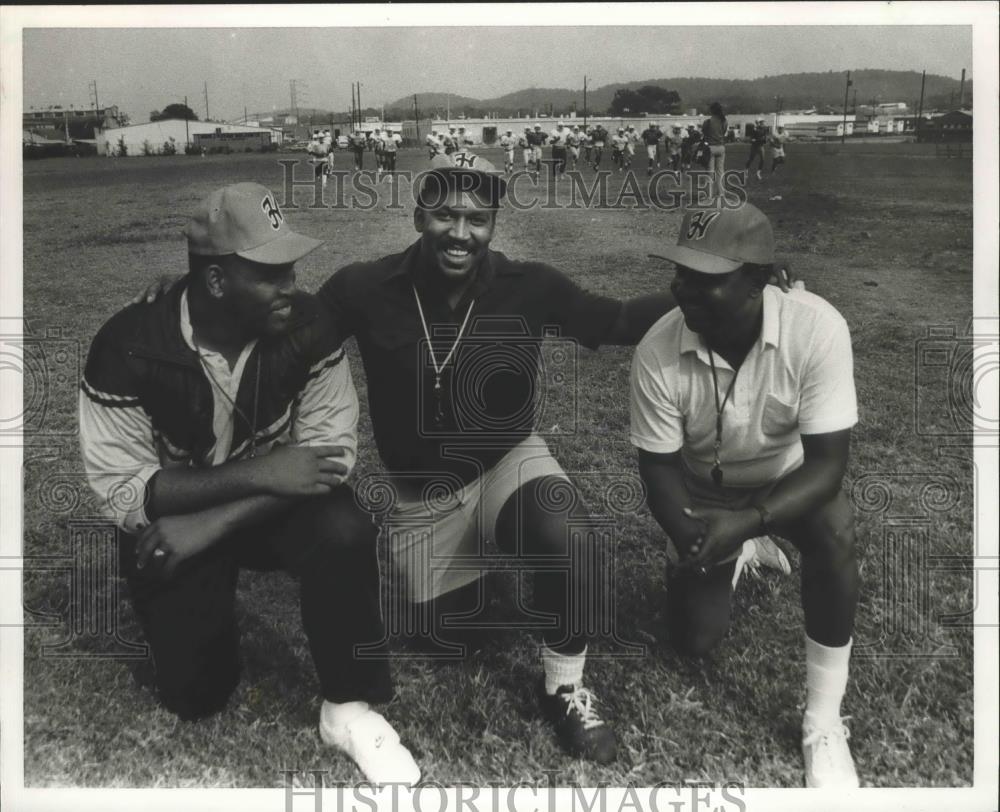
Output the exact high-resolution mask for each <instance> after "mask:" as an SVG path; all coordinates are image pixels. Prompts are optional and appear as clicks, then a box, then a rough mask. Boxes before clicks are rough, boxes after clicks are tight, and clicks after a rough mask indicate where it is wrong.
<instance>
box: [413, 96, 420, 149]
mask: <svg viewBox="0 0 1000 812" xmlns="http://www.w3.org/2000/svg"><path fill="white" fill-rule="evenodd" d="M413 123H414V124H415V125H416V128H417V143H418V144H419V143H420V110H419V108H418V107H417V94H416V93H414V94H413Z"/></svg>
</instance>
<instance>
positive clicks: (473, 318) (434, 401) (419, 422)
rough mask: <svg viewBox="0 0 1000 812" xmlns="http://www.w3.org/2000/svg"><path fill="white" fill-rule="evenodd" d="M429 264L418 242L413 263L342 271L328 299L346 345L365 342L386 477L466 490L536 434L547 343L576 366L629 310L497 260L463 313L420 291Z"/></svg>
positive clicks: (554, 274)
mask: <svg viewBox="0 0 1000 812" xmlns="http://www.w3.org/2000/svg"><path fill="white" fill-rule="evenodd" d="M420 262H421V258H420V242H419V241H417V242H416V243H414V244H413V245H411V246H410V247H409V248H408V249H407V250H406V251H403V252H402V253H399V254H393V255H391V256H387V257H383V258H382V259H379V260H376V261H374V262H361V263H356V264H353V265H348V266H347V267H345V268H342V269H340V270H339V271H337V272H336V273H335V274H334V275H333V276H332V277H331V278H330V279H329V280H328V281H327V282H326V284H324V285H323V287H322V288H321V289H320V291H319V293H318V296H319V298H320V299H321V300H322V301H323V302H324V303H325V304H326V305H327V307H329V308H330V310H331V312H332V313H333V314H334V322H335V324H336V325H337V328H338V329H339V330H340V332H341V336H340V337H341V339H346V338H348V337H349V336H352V335H353V336H354V337H355V338H356V339H357V342H358V348H359V350H360V352H361V358H362V362H363V363H364V367H365V377H366V379H367V383H368V407H369V411H370V413H371V418H372V424H373V427H374V430H375V443H376V445H377V446H378V450H379V454H380V455H381V457H382V461H383V463H384V464H385V466H386V468H388V469H389V471H390V472H393V473H397V472H398V473H404V472H405V473H407V474H409V475H413V474H419V473H426V474H427V475H428V478H436V479H439V478H440V477H441V476H442V475H444V476H447V477H448V478H449V479H450V480H451V481H453V482H455V483H456V485H457V486H459V487H460V486H462V485H465V484H468V483H469V482H471V481H472V480H473V479H475V478H476V477H478V476H480V475H481V474H482V473H483V472H484V471H485V470H487V469H489V468H490V467H492V466H493V465H495V464H496V463H497V462H498V461H499V460H500V458H501V457H503V455H504V454H506V453H507V452H508V451H509V450H510V449H511V448H513V447H514V446H515V445H516V444H517V443H519V442H520V441H521V440H523V439H524V438H525V437H527V436H528V435H529V434H530V433H531V432H532V430H533V429H534V427H535V421H536V411H537V410H536V405H537V397H536V392H537V390H538V388H539V386H540V385H542V386H543V385H544V375H542V374H540V373H544V372H546V370H543V369H541V368H540V355H539V350H540V347H541V342H542V340H543V339H545V338H548V339H557V340H558V341H560V342H563V343H564V345H565V347H566V348H567V349H568V350H569V352H561V353H555V354H554V355H555V356H556V362H557V363H558V364H574V363H575V359H576V353H575V350H576V345H577V343H579V344H582V345H583V346H585V347H588V348H590V349H595V348H596V347H598V346H599V345H600V344H601V342H602V341H603V339H604V337H605V336H606V335H607V334H608V332H609V330H610V329H611V327H612V325H613V324H614V323H615V320H616V318H617V316H618V312H619V309H620V307H621V304H620V302H618V301H617V300H615V299H610V298H607V297H604V296H597V295H595V294H592V293H588V292H587V291H585V290H583V289H582V288H581V287H580V286H579V285H577V284H576V283H575V282H573V281H572V280H571V279H569V278H568V277H567V276H565V275H564V274H563V273H561V272H560V271H557V270H556V269H555V268H552V267H550V266H548V265H544V264H541V263H536V262H515V261H512V260H510V259H508V258H507V257H506V256H504V255H503V254H502V253H500V252H498V251H490V252H488V254H487V256H486V259H485V260H484V261H483V263H482V265H481V266H480V267H479V269H478V271H477V273H476V278H475V280H474V282H473V284H472V285H471V286H470V288H469V289H468V290H467V291H466V292H465V294H464V295H463V298H462V299H461V301H459V302H458V304H457V306H456V307H455V308H454V310H453V309H452V308H451V307H450V306H449V305H448V302H447V300H446V298H445V297H444V295H443V294H442V293H441V292H439V291H438V290H436V289H435V288H433V287H428V286H427V285H425V284H423V283H422V282H421V281H420V280H421V275H420V274H419V273H418V269H419V263H420ZM414 287H416V291H417V292H418V293H419V296H420V303H421V305H422V306H423V311H424V316H425V318H426V321H427V329H428V330H429V331H430V344H428V341H427V339H426V338H425V334H424V328H423V325H422V324H421V321H420V313H419V310H418V309H417V301H416V298H415V295H414ZM470 304H471V306H472V311H471V315H470V316H469V320H468V324H467V325H466V328H465V332H464V333H462V336H461V338H460V339H459V340H458V345H457V347H455V350H454V353H453V354H452V356H451V359H450V361H449V362H448V364H447V365H445V367H444V369H443V370H442V371H441V375H440V376H438V375H437V374H436V372H435V368H434V361H435V360H436V362H437V365H438V366H439V367H440V366H441V365H442V364H443V362H444V360H445V358H446V357H447V356H448V353H449V351H450V350H451V348H452V347H453V346H454V345H455V341H456V339H458V334H459V330H460V328H461V325H462V322H463V320H464V319H465V316H466V312H467V311H468V308H469V306H470ZM430 350H433V358H432V355H431V352H430ZM571 371H572V370H571ZM559 374H560V373H559V371H558V370H556V371H555V373H554V375H555V376H558V375H559ZM572 377H573V380H575V375H574V376H572ZM438 378H439V381H438ZM436 382H439V383H440V390H438V391H437V392H436V391H435V383H436Z"/></svg>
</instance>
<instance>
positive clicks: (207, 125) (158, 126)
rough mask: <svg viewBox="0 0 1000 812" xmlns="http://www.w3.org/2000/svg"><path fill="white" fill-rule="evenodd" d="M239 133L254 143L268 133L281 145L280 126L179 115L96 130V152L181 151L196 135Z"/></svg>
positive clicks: (216, 137) (214, 138) (221, 137)
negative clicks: (232, 122) (180, 116)
mask: <svg viewBox="0 0 1000 812" xmlns="http://www.w3.org/2000/svg"><path fill="white" fill-rule="evenodd" d="M240 133H242V134H245V136H249V137H250V141H251V142H253V143H259V142H261V141H262V140H264V139H263V138H262V136H263V135H264V134H268V135H267V139H266V140H267V142H268V143H275V144H279V145H280V144H281V139H282V134H281V130H280V129H274V128H271V127H266V128H262V127H255V126H252V125H246V124H223V123H220V122H215V121H185V120H184V119H180V118H170V119H166V120H164V121H150V122H148V123H146V124H133V125H131V126H129V127H115V128H112V129H104V130H98V131H97V132H96V133H95V136H94V137H95V141H96V142H97V154H98V155H106V156H108V157H113V156H122V155H123V154H124V155H126V156H128V157H132V156H135V155H147V154H156V155H162V154H164V153H170V152H171V151H174V152H178V153H183V152H184V148H185V146H186V145H188V144H192V145H194V144H195V136H199V138H198V139H197V140H198V141H201V140H202V139H203V138H205V137H206V136H211V139H210V140H212V141H215V142H221V141H223V140H224V139H225V137H226V136H233V137H237V138H238V137H239V134H240ZM206 143H208V141H206ZM123 147H124V149H123Z"/></svg>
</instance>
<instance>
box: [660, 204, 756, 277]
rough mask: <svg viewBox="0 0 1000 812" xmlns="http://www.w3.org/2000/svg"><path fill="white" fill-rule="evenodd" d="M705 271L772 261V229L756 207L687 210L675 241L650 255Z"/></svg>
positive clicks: (709, 271) (727, 269) (717, 270)
mask: <svg viewBox="0 0 1000 812" xmlns="http://www.w3.org/2000/svg"><path fill="white" fill-rule="evenodd" d="M649 256H651V257H656V258H657V259H666V260H670V261H671V262H676V263H677V264H678V265H683V266H684V267H685V268H690V269H691V270H693V271H698V272H699V273H707V274H723V273H731V272H732V271H735V270H737V269H738V268H739V267H740V266H742V265H743V263H745V262H750V263H753V264H755V265H768V264H771V263H773V262H774V232H773V231H772V230H771V223H770V221H769V220H768V219H767V215H765V214H764V212H762V211H761V210H760V209H758V208H757V207H756V206H754V205H752V204H750V203H745V204H743V205H742V206H740V207H739V208H736V209H688V210H686V211H685V212H684V220H683V221H682V222H681V232H680V235H679V236H678V238H677V244H676V245H671V246H668V247H666V248H663V249H661V251H660V253H658V254H650V255H649Z"/></svg>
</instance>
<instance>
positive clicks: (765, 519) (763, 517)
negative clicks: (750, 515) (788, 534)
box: [753, 505, 772, 533]
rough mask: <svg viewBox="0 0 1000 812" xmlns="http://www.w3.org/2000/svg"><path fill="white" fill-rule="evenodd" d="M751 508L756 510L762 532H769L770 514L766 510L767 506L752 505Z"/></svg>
mask: <svg viewBox="0 0 1000 812" xmlns="http://www.w3.org/2000/svg"><path fill="white" fill-rule="evenodd" d="M753 509H754V510H756V511H757V513H758V515H759V516H760V529H761V531H762V532H764V533H769V532H770V531H771V521H772V520H771V514H770V513H769V512H768V510H767V508H766V507H764V506H763V505H753Z"/></svg>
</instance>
